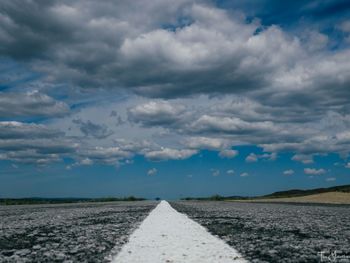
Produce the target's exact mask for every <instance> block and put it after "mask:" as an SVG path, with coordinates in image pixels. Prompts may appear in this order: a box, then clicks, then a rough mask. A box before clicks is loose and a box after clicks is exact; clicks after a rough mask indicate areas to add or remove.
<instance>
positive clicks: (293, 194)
mask: <svg viewBox="0 0 350 263" xmlns="http://www.w3.org/2000/svg"><path fill="white" fill-rule="evenodd" d="M325 193H348V194H349V195H350V185H341V186H333V187H328V188H316V189H309V190H300V189H292V190H287V191H279V192H274V193H272V194H268V195H263V196H253V197H247V196H220V195H213V196H210V197H186V198H183V199H182V200H188V201H189V200H202V201H225V200H227V201H235V200H237V201H271V200H276V201H277V200H278V201H280V200H281V201H282V199H288V198H297V197H303V196H311V195H321V196H322V198H320V199H319V200H320V201H319V202H322V203H323V202H326V201H327V200H326V196H331V195H322V194H325ZM332 196H335V194H333V195H332ZM342 196H344V195H342ZM309 199H310V198H309ZM316 199H317V197H315V198H314V199H313V198H311V199H310V200H315V201H316ZM298 200H301V199H296V200H295V201H298ZM283 201H284V200H283ZM285 201H288V200H285ZM290 201H293V200H290ZM334 202H336V201H330V203H334Z"/></svg>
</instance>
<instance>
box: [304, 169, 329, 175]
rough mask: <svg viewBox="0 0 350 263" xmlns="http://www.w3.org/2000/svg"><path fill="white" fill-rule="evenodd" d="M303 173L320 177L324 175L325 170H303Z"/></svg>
mask: <svg viewBox="0 0 350 263" xmlns="http://www.w3.org/2000/svg"><path fill="white" fill-rule="evenodd" d="M304 173H305V174H309V175H321V174H325V173H326V170H325V169H323V168H321V169H315V168H304Z"/></svg>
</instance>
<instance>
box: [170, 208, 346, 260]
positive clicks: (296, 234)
mask: <svg viewBox="0 0 350 263" xmlns="http://www.w3.org/2000/svg"><path fill="white" fill-rule="evenodd" d="M170 204H171V205H172V207H174V208H175V209H176V210H177V211H179V212H182V213H185V214H187V215H188V216H189V217H190V218H192V219H193V220H195V221H197V222H198V223H200V224H201V225H203V226H204V227H206V228H207V229H208V230H209V232H211V233H212V234H214V235H217V236H219V237H220V238H222V239H223V240H225V241H226V242H227V243H228V244H229V245H231V246H233V247H234V248H236V249H237V250H238V252H240V253H241V254H242V255H243V256H244V257H245V258H246V259H247V260H249V261H251V262H321V261H322V262H350V207H349V206H330V205H293V204H268V203H264V204H261V203H234V202H189V201H186V202H171V203H170ZM321 253H323V255H322V260H321ZM326 256H328V257H329V258H328V257H327V258H326Z"/></svg>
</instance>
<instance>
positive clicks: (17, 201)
mask: <svg viewBox="0 0 350 263" xmlns="http://www.w3.org/2000/svg"><path fill="white" fill-rule="evenodd" d="M142 200H146V199H144V198H138V197H134V196H129V197H122V198H117V197H103V198H41V197H29V198H0V205H27V204H64V203H86V202H115V201H142Z"/></svg>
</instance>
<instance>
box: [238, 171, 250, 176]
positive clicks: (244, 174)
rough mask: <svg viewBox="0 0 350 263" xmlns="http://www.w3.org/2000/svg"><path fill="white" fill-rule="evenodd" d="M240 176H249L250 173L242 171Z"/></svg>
mask: <svg viewBox="0 0 350 263" xmlns="http://www.w3.org/2000/svg"><path fill="white" fill-rule="evenodd" d="M239 176H240V177H247V176H249V174H248V173H246V172H244V173H241V174H240V175H239Z"/></svg>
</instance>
